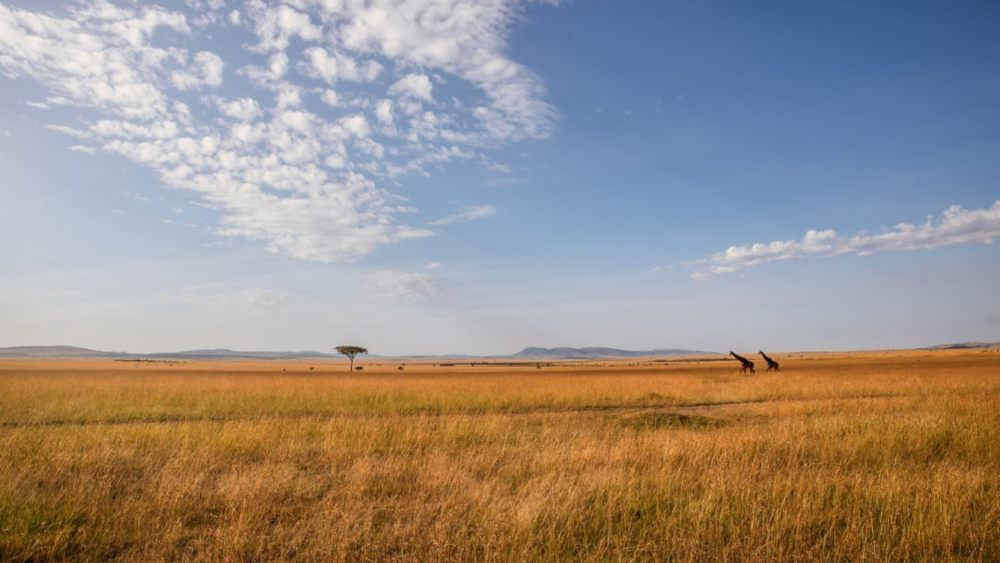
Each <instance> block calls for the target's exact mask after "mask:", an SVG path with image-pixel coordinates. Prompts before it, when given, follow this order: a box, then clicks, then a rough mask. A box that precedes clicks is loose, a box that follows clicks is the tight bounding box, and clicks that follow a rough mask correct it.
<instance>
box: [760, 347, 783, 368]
mask: <svg viewBox="0 0 1000 563" xmlns="http://www.w3.org/2000/svg"><path fill="white" fill-rule="evenodd" d="M757 353H758V354H760V355H761V357H763V358H764V361H765V362H767V369H766V370H765V371H771V370H774V371H780V370H779V369H778V362H776V361H775V360H774V358H772V357H770V356H768V355H767V354H765V353H764V351H763V350H757Z"/></svg>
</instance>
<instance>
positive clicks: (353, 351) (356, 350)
mask: <svg viewBox="0 0 1000 563" xmlns="http://www.w3.org/2000/svg"><path fill="white" fill-rule="evenodd" d="M337 351H338V352H340V353H341V354H343V355H345V356H347V357H348V358H349V359H350V360H351V366H350V367H349V368H347V369H348V370H350V371H354V356H357V355H358V354H367V353H368V350H367V349H365V348H362V347H361V346H337Z"/></svg>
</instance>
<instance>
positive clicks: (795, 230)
mask: <svg viewBox="0 0 1000 563" xmlns="http://www.w3.org/2000/svg"><path fill="white" fill-rule="evenodd" d="M998 25H1000V4H997V3H996V2H989V1H983V2H977V1H972V0H970V1H968V2H962V3H954V2H940V1H933V2H932V1H919V0H911V1H905V2H903V1H885V2H877V3H875V2H867V1H853V0H848V1H841V2H822V1H817V2H795V1H792V0H787V1H765V2H752V3H750V2H723V1H713V0H680V1H663V0H655V1H654V0H650V1H641V0H563V1H554V0H548V1H543V0H288V1H286V2H279V1H264V0H254V1H250V2H236V1H232V0H229V1H226V0H186V1H176V2H168V1H163V2H159V1H156V2H130V1H115V2H111V1H104V0H80V1H78V2H44V1H37V0H35V1H20V2H19V1H7V0H2V1H0V346H16V345H56V344H62V345H76V346H84V347H89V348H97V349H103V350H115V351H130V352H155V351H173V350H184V349H194V348H216V347H220V348H221V347H224V348H233V349H240V350H307V349H308V350H321V351H331V350H332V348H333V347H334V346H337V345H340V344H359V345H364V346H366V347H367V348H368V349H369V350H370V351H371V352H372V353H380V354H387V355H392V354H447V353H466V354H507V353H513V352H515V351H517V350H519V349H521V348H523V347H526V346H614V347H620V348H629V349H650V348H686V349H700V350H712V351H727V350H730V349H735V350H754V351H755V350H757V349H760V348H763V349H765V350H774V351H793V350H832V349H872V348H888V347H914V346H923V345H931V344H939V343H945V342H960V341H967V340H987V341H989V340H994V341H1000V299H997V289H998V288H1000V283H998V281H997V280H1000V244H993V241H994V240H996V239H1000V183H998V179H1000V62H998V61H1000V34H997V33H996V31H995V30H996V29H997V27H998Z"/></svg>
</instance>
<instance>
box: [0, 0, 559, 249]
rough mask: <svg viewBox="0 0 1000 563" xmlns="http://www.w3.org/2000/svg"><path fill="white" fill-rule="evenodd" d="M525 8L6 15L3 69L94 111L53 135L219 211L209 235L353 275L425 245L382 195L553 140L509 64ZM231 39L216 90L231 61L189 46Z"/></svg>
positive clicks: (382, 2) (254, 1)
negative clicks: (467, 163) (347, 263)
mask: <svg viewBox="0 0 1000 563" xmlns="http://www.w3.org/2000/svg"><path fill="white" fill-rule="evenodd" d="M521 4H522V0H489V1H486V2H480V1H472V0H465V1H461V0H372V1H367V2H337V1H334V2H287V3H281V2H277V1H274V2H272V1H265V0H250V1H248V2H246V3H243V4H241V5H240V11H239V12H236V11H230V12H228V17H227V12H226V11H225V10H226V7H225V3H223V2H218V1H203V2H196V1H193V0H192V1H190V2H187V3H186V6H177V7H176V9H173V10H168V9H164V8H161V7H158V6H153V5H144V4H139V5H136V4H135V3H125V2H122V5H120V6H119V5H116V4H114V3H112V2H110V1H108V0H81V2H79V3H73V4H70V5H67V6H64V7H62V8H61V12H59V13H56V12H55V11H53V12H51V13H49V12H46V13H42V12H40V11H38V12H36V11H32V10H30V9H14V8H9V7H6V6H0V70H2V71H3V72H4V73H5V74H6V75H8V76H21V75H23V76H28V77H31V78H33V79H34V80H36V81H37V82H39V83H40V84H41V85H42V86H44V87H45V88H46V89H48V90H49V93H50V94H51V96H50V97H49V98H46V100H45V102H44V104H42V105H49V106H51V105H57V104H58V105H71V106H76V107H79V108H84V109H87V110H92V111H91V112H90V113H89V114H85V115H80V116H77V118H75V119H74V120H73V122H72V124H71V125H72V126H70V125H69V124H58V123H57V124H51V125H49V126H48V127H49V128H50V129H51V130H54V131H59V132H62V133H65V134H67V135H71V136H72V137H73V141H72V146H73V147H74V149H73V150H79V151H83V150H86V149H87V148H88V147H89V149H90V151H97V150H100V151H102V152H110V153H115V154H120V155H124V156H126V157H128V158H130V159H132V160H133V161H135V162H137V163H140V164H142V165H145V166H147V167H149V168H150V169H152V170H153V171H154V172H156V173H158V174H159V176H160V177H161V178H162V180H163V182H164V183H165V184H167V185H170V186H172V187H176V188H181V189H184V190H187V191H188V193H190V194H191V195H192V197H193V198H195V199H197V200H198V202H199V203H200V204H202V205H207V206H209V207H212V208H214V209H216V210H217V211H218V213H219V215H220V218H219V224H218V227H217V229H216V232H217V233H218V234H220V235H223V236H233V237H242V238H246V239H251V240H255V241H260V243H261V244H262V245H263V246H264V247H265V248H267V249H269V250H272V251H274V252H281V253H285V254H289V255H292V256H295V257H298V258H303V259H309V260H318V261H327V262H329V261H339V260H352V259H356V258H358V257H361V256H364V255H366V254H368V253H370V252H373V251H374V250H375V249H377V248H379V247H381V246H383V245H387V244H393V243H397V242H399V241H403V240H407V239H410V238H415V237H425V236H430V235H432V234H433V233H432V231H430V230H428V229H424V228H416V227H412V226H408V225H406V224H405V223H404V222H403V220H404V219H405V218H406V217H408V216H412V215H413V214H415V213H418V212H419V211H418V210H417V209H415V208H414V206H413V204H411V203H410V202H409V201H408V200H407V199H405V198H403V197H401V196H399V195H398V194H396V193H394V192H393V191H391V190H392V189H395V187H396V186H399V185H400V183H401V180H400V178H402V177H404V176H407V175H424V176H426V175H429V174H430V172H429V169H430V167H431V166H436V165H440V164H441V163H447V162H451V161H456V160H463V159H465V160H470V159H471V160H477V161H480V162H487V161H489V159H488V157H486V156H485V154H484V152H485V151H488V150H491V149H493V148H496V147H499V146H502V145H505V144H508V143H512V142H516V141H519V140H523V139H528V138H541V137H544V136H546V135H548V134H549V132H550V131H551V130H552V127H553V124H554V121H555V118H556V113H555V111H554V110H553V108H552V107H551V106H550V105H549V104H548V103H547V102H546V101H545V100H544V94H545V92H544V88H543V86H542V84H541V81H540V80H539V79H538V77H536V76H535V75H534V74H533V73H532V72H531V71H530V70H528V69H527V68H525V67H524V66H522V65H520V64H518V63H516V62H514V61H512V60H510V59H509V58H508V57H507V56H506V54H505V51H506V36H507V32H508V29H509V27H510V25H511V24H512V23H513V22H514V21H516V20H517V18H518V8H519V7H520V6H521ZM234 25H235V26H239V29H240V31H239V32H241V33H243V34H244V35H245V37H243V38H241V39H242V40H240V41H237V42H234V45H239V46H244V47H245V50H244V52H243V53H240V57H239V60H240V61H241V62H240V63H238V64H235V63H232V62H230V64H231V65H233V70H234V71H235V74H237V75H239V76H241V77H244V78H246V79H247V80H246V81H243V80H240V81H227V80H226V79H225V78H226V70H227V68H228V66H229V65H227V61H225V60H223V59H222V58H221V57H220V56H219V54H220V53H226V50H225V49H216V51H218V52H217V53H213V52H210V51H205V50H200V49H196V48H193V46H194V45H199V46H200V45H204V44H205V39H206V38H207V36H208V35H210V34H212V33H213V32H214V31H222V30H214V29H213V28H214V27H223V26H224V27H226V28H227V30H226V31H225V34H227V35H228V34H230V33H234V32H236V31H237V30H233V29H232V27H231V26H234ZM293 43H295V46H294V48H291V49H290V48H289V47H290V45H292V44H293ZM246 61H249V63H246ZM242 82H249V84H250V88H249V89H246V88H244V87H243V84H242ZM237 83H240V84H237ZM450 84H454V85H455V86H456V88H454V91H448V90H443V89H445V88H448V87H449V85H450ZM198 91H203V92H205V94H199V93H198ZM439 91H440V92H441V94H439ZM208 92H211V94H208ZM446 94H447V95H446ZM313 102H323V103H313ZM189 104H190V105H189ZM39 109H41V110H42V111H45V108H41V107H40V108H39ZM494 212H495V210H494V209H493V208H491V207H489V206H480V207H478V208H469V209H467V210H466V211H464V212H463V213H460V214H458V215H455V216H453V217H446V218H444V219H440V220H438V221H434V222H432V225H445V224H449V223H453V222H457V221H467V220H472V219H476V218H479V217H485V216H488V215H490V214H492V213H494Z"/></svg>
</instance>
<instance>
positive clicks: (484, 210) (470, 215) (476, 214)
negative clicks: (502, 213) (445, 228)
mask: <svg viewBox="0 0 1000 563" xmlns="http://www.w3.org/2000/svg"><path fill="white" fill-rule="evenodd" d="M497 212H498V210H497V208H496V207H494V206H492V205H474V206H470V207H466V208H465V209H464V210H462V211H460V212H459V213H456V214H454V215H449V216H447V217H442V218H441V219H438V220H436V221H431V222H430V223H429V224H430V225H438V226H440V225H451V224H452V223H465V222H468V221H475V220H476V219H482V218H484V217H493V216H495V215H496V214H497Z"/></svg>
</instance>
